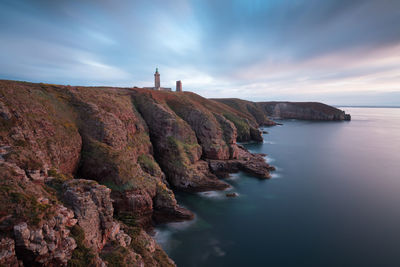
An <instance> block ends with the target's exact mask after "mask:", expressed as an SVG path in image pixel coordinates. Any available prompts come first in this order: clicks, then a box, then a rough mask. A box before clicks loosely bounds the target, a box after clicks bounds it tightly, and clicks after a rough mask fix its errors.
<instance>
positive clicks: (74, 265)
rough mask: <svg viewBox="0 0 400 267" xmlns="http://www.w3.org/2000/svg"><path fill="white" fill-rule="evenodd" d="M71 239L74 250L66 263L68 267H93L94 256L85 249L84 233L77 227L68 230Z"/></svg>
mask: <svg viewBox="0 0 400 267" xmlns="http://www.w3.org/2000/svg"><path fill="white" fill-rule="evenodd" d="M70 230H71V237H72V238H74V239H75V241H76V245H77V247H76V249H75V250H74V251H73V252H72V258H71V259H70V260H69V261H68V266H70V267H88V266H93V264H94V259H95V255H94V254H93V252H92V251H91V250H90V249H89V248H87V247H86V246H85V245H84V244H83V241H84V240H85V232H84V231H83V229H82V228H81V227H80V226H79V225H74V226H73V227H71V228H70Z"/></svg>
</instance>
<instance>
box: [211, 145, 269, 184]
mask: <svg viewBox="0 0 400 267" xmlns="http://www.w3.org/2000/svg"><path fill="white" fill-rule="evenodd" d="M238 148H239V155H238V158H237V159H235V160H225V161H224V160H209V161H208V163H209V166H210V169H211V171H212V172H213V173H215V174H216V175H217V176H219V177H221V178H222V177H227V176H229V173H234V172H238V171H244V172H246V173H249V174H251V175H253V176H255V177H258V178H260V179H268V178H271V174H270V171H273V170H275V168H274V167H273V166H271V165H269V164H268V163H266V161H265V159H264V157H263V156H265V155H262V154H253V153H250V152H249V151H248V150H247V149H245V148H244V147H243V146H238Z"/></svg>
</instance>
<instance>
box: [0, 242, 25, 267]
mask: <svg viewBox="0 0 400 267" xmlns="http://www.w3.org/2000/svg"><path fill="white" fill-rule="evenodd" d="M0 265H1V266H10V267H17V266H22V263H20V262H19V261H18V259H17V256H16V255H15V242H14V240H13V239H11V238H8V237H5V238H1V239H0Z"/></svg>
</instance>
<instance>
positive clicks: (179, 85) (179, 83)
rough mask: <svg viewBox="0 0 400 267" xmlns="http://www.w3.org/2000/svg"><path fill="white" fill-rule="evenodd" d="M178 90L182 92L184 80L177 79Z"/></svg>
mask: <svg viewBox="0 0 400 267" xmlns="http://www.w3.org/2000/svg"><path fill="white" fill-rule="evenodd" d="M176 91H177V92H182V82H181V81H176Z"/></svg>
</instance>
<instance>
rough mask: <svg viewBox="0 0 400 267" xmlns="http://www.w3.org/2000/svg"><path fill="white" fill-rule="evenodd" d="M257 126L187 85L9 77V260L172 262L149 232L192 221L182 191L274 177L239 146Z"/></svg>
mask: <svg viewBox="0 0 400 267" xmlns="http://www.w3.org/2000/svg"><path fill="white" fill-rule="evenodd" d="M265 120H266V121H267V120H268V119H267V118H265ZM258 126H259V123H258V122H257V121H256V120H255V119H254V118H253V115H251V114H248V113H245V112H242V111H240V110H237V109H235V108H232V107H230V106H228V105H225V104H222V103H217V102H215V101H212V100H208V99H205V98H203V97H200V96H198V95H196V94H193V93H189V92H183V93H174V92H163V91H152V90H145V89H127V88H109V87H80V86H62V85H51V84H37V83H27V82H15V81H4V80H1V81H0V173H1V177H0V196H1V199H2V203H1V204H0V265H1V264H2V265H6V266H66V265H70V266H84V265H86V266H106V265H109V266H174V265H175V264H174V262H173V261H172V260H171V259H169V258H168V256H167V255H166V254H165V252H164V251H163V250H162V249H161V248H160V247H159V246H158V245H157V244H156V243H155V241H154V240H153V239H152V238H151V236H149V235H148V234H147V233H146V230H148V229H150V228H151V227H152V225H154V224H156V223H160V222H168V221H181V220H190V219H192V218H193V217H194V215H193V213H192V212H191V211H189V210H187V209H185V208H183V207H181V206H179V204H178V203H177V201H176V199H175V195H174V192H173V190H182V191H188V192H198V191H206V190H223V189H225V188H227V187H228V186H229V185H228V184H227V183H225V182H224V181H223V180H221V179H220V178H222V177H224V176H226V175H227V174H228V173H230V172H236V171H239V170H242V171H245V172H248V173H250V174H252V175H254V176H255V177H258V178H260V179H267V178H269V177H270V174H269V172H270V171H271V170H273V167H272V166H269V165H268V164H267V163H266V162H265V161H264V159H263V157H262V155H256V154H252V153H250V152H249V151H247V150H246V149H245V148H244V147H243V146H241V145H238V144H237V143H236V142H237V141H251V140H253V141H262V135H261V132H260V131H259V130H258V128H257V127H258Z"/></svg>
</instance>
